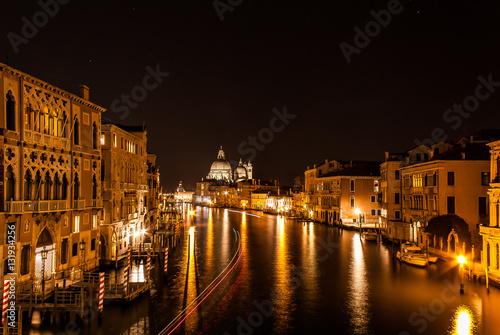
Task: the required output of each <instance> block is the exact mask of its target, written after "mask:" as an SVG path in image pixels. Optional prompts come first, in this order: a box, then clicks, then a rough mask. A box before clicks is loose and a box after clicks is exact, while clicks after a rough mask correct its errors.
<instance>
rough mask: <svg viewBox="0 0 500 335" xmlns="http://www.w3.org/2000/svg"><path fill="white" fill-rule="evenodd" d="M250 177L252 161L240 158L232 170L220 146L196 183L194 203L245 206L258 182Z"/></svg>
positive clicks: (247, 204)
mask: <svg viewBox="0 0 500 335" xmlns="http://www.w3.org/2000/svg"><path fill="white" fill-rule="evenodd" d="M252 178H253V165H252V163H250V162H243V160H241V159H240V161H239V163H238V166H237V167H236V168H235V169H234V172H233V171H232V169H231V165H230V164H229V162H228V161H227V160H226V154H225V153H224V150H223V149H222V147H220V149H219V152H218V154H217V159H216V160H215V161H214V162H213V163H212V165H211V166H210V171H209V173H208V175H207V177H206V178H205V179H202V180H201V181H199V182H197V183H196V193H195V195H194V196H193V198H194V200H195V203H197V204H201V205H213V206H221V207H225V206H229V207H235V208H246V207H247V206H250V204H251V196H250V195H251V192H252V191H254V190H256V189H257V188H258V186H257V185H258V184H259V183H260V181H257V180H255V179H252Z"/></svg>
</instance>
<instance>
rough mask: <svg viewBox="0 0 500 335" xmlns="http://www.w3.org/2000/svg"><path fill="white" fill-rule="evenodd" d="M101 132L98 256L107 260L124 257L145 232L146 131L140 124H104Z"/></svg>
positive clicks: (141, 238)
mask: <svg viewBox="0 0 500 335" xmlns="http://www.w3.org/2000/svg"><path fill="white" fill-rule="evenodd" d="M102 132H103V144H102V157H103V168H102V171H103V175H102V178H103V199H104V210H103V213H104V217H103V219H104V222H103V225H102V226H101V233H102V236H103V245H104V247H103V250H104V251H105V252H103V254H102V256H101V258H102V260H103V261H106V262H110V261H116V260H117V259H120V258H121V257H124V256H125V254H126V252H127V247H128V246H129V245H130V246H135V245H136V244H138V243H141V242H143V241H144V234H145V233H146V232H147V231H145V229H146V226H145V222H144V216H145V215H146V213H147V212H148V208H147V202H148V195H149V194H148V193H149V190H148V173H147V170H148V153H147V151H146V145H147V131H146V129H145V127H144V126H123V125H115V124H104V125H103V126H102ZM149 177H151V176H149ZM153 197H154V195H153Z"/></svg>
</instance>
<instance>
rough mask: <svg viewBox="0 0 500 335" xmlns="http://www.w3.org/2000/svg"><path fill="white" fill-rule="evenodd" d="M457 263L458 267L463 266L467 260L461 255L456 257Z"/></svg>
mask: <svg viewBox="0 0 500 335" xmlns="http://www.w3.org/2000/svg"><path fill="white" fill-rule="evenodd" d="M457 261H458V263H460V265H464V264H465V263H467V260H466V259H465V257H464V256H462V255H460V256H458V258H457Z"/></svg>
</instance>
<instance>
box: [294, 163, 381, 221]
mask: <svg viewBox="0 0 500 335" xmlns="http://www.w3.org/2000/svg"><path fill="white" fill-rule="evenodd" d="M379 182H380V168H379V163H378V162H366V161H354V162H347V161H337V160H332V161H328V160H325V162H324V163H323V164H319V165H314V166H313V168H312V169H310V168H309V167H308V169H307V170H306V172H305V199H304V200H305V210H306V214H308V217H310V218H312V219H314V220H315V221H318V222H324V223H328V224H344V225H359V223H360V222H361V223H366V224H368V225H370V226H375V225H378V224H380V220H379V218H380V216H381V207H380V204H379V202H378V192H379Z"/></svg>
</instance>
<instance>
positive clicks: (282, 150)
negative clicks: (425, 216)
mask: <svg viewBox="0 0 500 335" xmlns="http://www.w3.org/2000/svg"><path fill="white" fill-rule="evenodd" d="M47 1H48V2H51V1H49V0H42V2H47ZM54 1H55V0H54ZM60 2H63V3H66V2H67V3H66V4H64V5H59V9H58V10H57V11H54V13H55V14H54V15H53V16H54V17H51V18H49V19H48V20H47V22H46V23H45V22H41V23H40V22H39V23H40V24H39V25H40V27H39V28H37V29H38V32H37V33H36V34H32V35H33V36H32V37H29V38H26V39H24V40H23V43H19V44H17V46H15V47H14V46H13V43H12V42H11V41H10V40H9V36H10V39H12V36H14V35H13V34H16V36H19V37H22V36H23V33H22V30H23V25H25V22H26V21H29V22H33V21H34V20H33V16H34V15H35V16H36V15H37V13H38V12H40V11H41V10H43V9H42V7H41V5H40V4H39V3H38V2H37V1H4V2H3V3H2V11H1V14H0V15H1V20H0V32H1V36H2V38H1V48H0V62H3V63H7V64H8V65H10V66H13V67H15V68H17V69H19V70H21V71H23V72H26V73H28V74H30V75H34V76H36V77H38V78H40V79H42V80H44V81H47V82H49V83H51V84H53V85H56V86H58V87H61V88H63V89H65V90H67V91H70V92H72V93H78V85H80V84H86V85H87V86H89V87H90V89H91V92H90V100H91V101H92V102H94V103H96V104H98V105H100V106H102V107H104V108H107V109H108V110H107V112H106V113H104V115H103V119H109V120H111V121H112V122H116V123H123V124H126V125H134V124H142V122H143V121H145V122H146V125H147V128H148V146H149V151H151V152H154V153H156V154H157V155H158V164H159V165H160V171H161V182H162V185H163V187H164V189H170V190H173V189H174V188H175V186H176V185H177V184H178V182H179V180H182V181H183V182H184V185H185V186H186V187H187V188H191V189H194V187H195V182H196V181H197V180H200V179H201V178H202V177H205V176H206V175H207V174H208V171H209V168H210V164H211V162H212V161H213V160H214V159H215V158H216V155H217V151H218V148H219V146H220V145H222V146H223V147H224V149H225V151H226V157H227V159H228V160H238V159H239V158H240V157H242V158H244V159H245V158H246V159H248V158H249V156H250V154H249V153H248V152H249V150H248V148H250V145H249V144H245V143H242V142H244V141H247V142H248V137H249V136H257V137H258V134H259V132H261V130H262V129H263V128H269V126H270V122H271V121H272V120H273V117H274V115H275V114H274V113H273V109H275V112H276V111H280V112H282V111H283V109H284V107H285V106H286V111H287V113H288V114H291V115H296V117H295V118H294V119H290V120H289V124H288V125H286V126H285V127H284V129H282V128H281V127H280V128H279V129H280V130H281V131H280V132H276V133H274V134H273V135H272V136H273V137H274V138H273V140H272V141H270V142H269V143H267V144H265V147H264V148H262V147H260V148H261V149H262V150H261V151H257V154H256V155H255V158H254V159H253V161H252V163H253V164H254V177H255V178H260V179H268V178H277V179H279V180H280V181H281V184H291V183H292V181H293V177H294V176H298V175H302V174H303V172H304V170H305V169H306V167H307V166H308V165H312V164H314V163H317V162H321V161H323V160H324V159H325V158H329V159H332V158H337V159H345V160H382V159H383V155H384V151H394V152H399V151H403V150H407V149H410V148H411V147H413V146H415V140H423V139H426V138H430V137H431V134H432V132H433V130H434V129H435V128H437V127H438V128H442V129H443V133H444V135H443V136H447V137H448V138H449V139H452V140H454V141H456V140H457V139H458V138H460V137H461V136H463V135H465V134H469V133H470V132H472V131H475V130H478V129H480V128H495V127H497V128H500V113H499V108H498V106H499V103H500V83H499V84H498V85H497V86H496V87H495V86H494V85H493V86H491V87H490V89H491V91H488V90H487V89H485V88H483V90H480V92H481V93H482V94H483V95H484V94H486V93H490V96H489V97H488V98H485V99H484V100H482V101H480V103H479V105H478V106H473V107H470V108H471V109H472V111H471V112H470V114H466V113H463V115H467V116H459V114H457V113H455V112H450V114H447V115H448V117H449V118H453V120H454V121H448V122H446V121H445V120H444V119H443V115H445V112H446V110H447V109H449V108H452V107H453V104H462V103H463V102H464V100H467V98H468V97H469V96H474V95H475V94H476V93H475V90H476V87H477V86H478V85H479V84H480V80H478V77H479V76H482V77H483V78H484V80H487V79H488V76H490V77H491V80H492V81H493V82H500V46H499V42H500V39H499V37H500V19H499V18H500V3H498V2H497V1H493V0H492V1H452V0H439V1H437V0H429V1H417V0H413V1H401V3H400V5H399V7H394V8H397V11H399V12H398V13H394V14H391V17H390V22H389V23H388V24H385V27H381V26H380V25H378V27H380V29H379V30H380V31H376V29H377V25H374V24H371V25H370V24H369V26H370V27H371V28H372V29H373V30H372V32H371V35H373V36H372V37H368V38H369V39H370V40H369V41H368V42H367V41H365V44H366V45H363V46H362V47H361V48H357V51H356V52H353V53H352V54H351V55H350V60H351V62H350V63H348V62H347V61H346V57H345V55H344V54H343V52H342V49H341V47H340V44H341V43H342V42H345V43H346V44H349V45H351V46H352V47H356V44H355V43H354V38H355V35H356V34H357V33H356V31H355V30H354V29H355V27H358V28H359V29H360V30H361V31H365V26H366V25H367V23H369V22H370V21H374V17H373V15H372V14H371V13H370V12H371V11H372V10H373V11H375V12H379V11H380V10H387V8H388V4H389V6H393V5H394V4H393V3H391V1H346V0H328V1H310V0H309V1H305V0H304V1H297V0H286V1H285V0H282V1H269V0H242V1H240V0H220V1H219V2H218V3H219V6H220V7H221V8H222V7H223V6H226V9H228V8H229V9H230V10H226V11H225V12H224V13H222V14H221V13H218V12H217V10H216V9H215V8H214V2H213V1H186V0H184V1H180V0H178V1H168V0H163V1H146V0H142V1H127V0H125V1H123V0H122V1H102V0H101V1H77V0H73V1H69V2H68V1H67V0H65V1H63V0H60ZM230 3H232V5H230ZM391 8H392V7H391ZM221 11H223V9H220V10H219V12H221ZM219 14H220V15H222V17H223V21H221V19H220V17H221V16H220V15H219ZM382 16H383V15H382ZM23 17H26V20H25V21H23ZM36 17H37V18H39V19H40V18H42V19H43V15H38V16H36ZM385 18H386V19H387V17H385ZM44 23H45V24H44ZM358 31H359V30H358ZM9 33H11V34H9ZM358 42H359V41H358ZM346 44H344V45H346ZM358 44H359V43H358ZM16 48H17V51H18V52H16V50H15V49H16ZM147 67H150V68H151V69H156V68H157V67H159V69H160V71H161V72H165V73H166V72H168V73H169V75H168V76H165V74H163V77H160V79H161V80H162V82H161V83H159V85H157V87H156V88H154V89H151V90H150V91H148V92H147V97H145V99H144V100H143V101H140V102H138V103H137V106H134V107H135V108H130V112H129V113H126V112H124V109H123V108H121V109H120V107H123V106H126V105H125V104H124V103H123V102H121V101H120V97H121V96H122V94H130V93H131V91H132V90H133V89H134V88H135V87H136V86H142V85H143V78H144V77H145V76H146V75H147V74H148V70H147V69H146V68H147ZM150 84H151V85H152V84H153V81H151V82H150ZM152 86H156V85H152ZM496 90H498V91H496ZM492 91H493V92H492ZM137 92H138V91H137ZM117 99H118V101H116V100H117ZM468 101H469V102H474V99H472V100H471V99H470V97H469V99H468ZM476 101H477V99H476ZM113 103H115V104H114V108H112V106H113ZM127 114H128V115H127ZM459 123H460V124H459ZM276 125H278V126H280V125H281V123H279V122H278V123H276ZM264 133H265V134H264ZM264 133H263V134H264V136H266V135H269V132H267V131H264ZM266 139H267V137H266ZM239 146H240V148H246V149H247V150H244V151H242V150H240V152H239V150H238V147H239ZM259 146H260V145H259Z"/></svg>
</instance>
